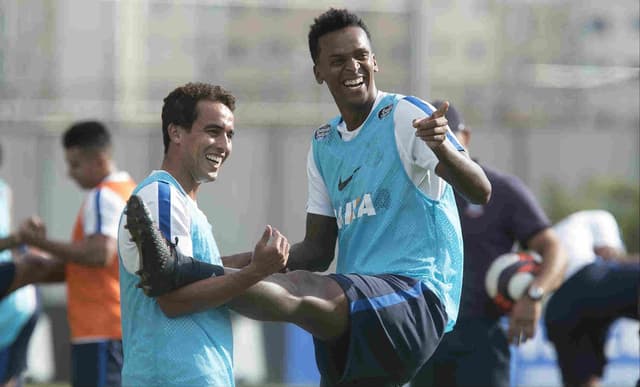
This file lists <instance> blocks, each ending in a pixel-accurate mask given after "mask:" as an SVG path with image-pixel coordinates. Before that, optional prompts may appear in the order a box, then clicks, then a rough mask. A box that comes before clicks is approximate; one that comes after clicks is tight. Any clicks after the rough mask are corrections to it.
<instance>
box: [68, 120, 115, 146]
mask: <svg viewBox="0 0 640 387" xmlns="http://www.w3.org/2000/svg"><path fill="white" fill-rule="evenodd" d="M62 146H64V148H65V149H69V148H71V147H80V148H96V149H109V148H110V147H111V134H110V133H109V131H108V130H107V128H106V126H104V125H103V124H102V123H101V122H98V121H79V122H76V123H74V124H72V125H71V126H70V127H69V129H67V130H66V131H65V132H64V134H63V136H62Z"/></svg>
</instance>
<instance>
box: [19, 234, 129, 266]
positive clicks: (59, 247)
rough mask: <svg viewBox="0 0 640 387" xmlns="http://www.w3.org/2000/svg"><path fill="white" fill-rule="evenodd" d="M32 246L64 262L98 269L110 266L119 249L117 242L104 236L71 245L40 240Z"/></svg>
mask: <svg viewBox="0 0 640 387" xmlns="http://www.w3.org/2000/svg"><path fill="white" fill-rule="evenodd" d="M30 244H31V245H33V246H35V247H37V248H39V249H41V250H43V251H46V252H47V253H49V254H51V255H53V256H55V257H56V258H58V259H60V260H62V261H64V262H72V263H76V264H79V265H85V266H97V267H104V266H106V265H108V264H109V263H110V261H111V259H112V258H113V254H114V253H115V251H116V248H117V247H116V242H115V240H114V239H113V238H110V237H107V236H104V235H95V236H91V237H88V238H85V239H83V240H81V241H77V242H71V243H69V242H60V241H54V240H50V239H40V240H35V241H33V243H30Z"/></svg>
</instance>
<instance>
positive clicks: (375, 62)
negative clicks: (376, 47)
mask: <svg viewBox="0 0 640 387" xmlns="http://www.w3.org/2000/svg"><path fill="white" fill-rule="evenodd" d="M371 59H372V60H373V71H374V72H376V73H377V72H378V71H380V69H379V68H378V61H377V60H376V54H371Z"/></svg>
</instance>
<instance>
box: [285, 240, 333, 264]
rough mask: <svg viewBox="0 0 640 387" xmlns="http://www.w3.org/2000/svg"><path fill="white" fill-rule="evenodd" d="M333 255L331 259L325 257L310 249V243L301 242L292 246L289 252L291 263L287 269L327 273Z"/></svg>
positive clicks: (289, 262)
mask: <svg viewBox="0 0 640 387" xmlns="http://www.w3.org/2000/svg"><path fill="white" fill-rule="evenodd" d="M332 260H333V254H331V256H330V257H323V256H322V255H321V254H320V255H319V254H318V252H317V251H316V250H315V249H313V248H312V247H310V244H309V243H305V242H300V243H296V244H295V245H293V246H291V250H290V251H289V261H288V262H287V269H289V270H309V271H325V270H327V269H328V268H329V265H330V264H331V261H332Z"/></svg>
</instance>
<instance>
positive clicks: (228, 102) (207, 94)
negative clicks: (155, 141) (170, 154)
mask: <svg viewBox="0 0 640 387" xmlns="http://www.w3.org/2000/svg"><path fill="white" fill-rule="evenodd" d="M201 100H207V101H213V102H220V103H222V104H223V105H225V106H226V107H228V108H229V110H231V111H234V110H235V108H236V97H234V96H233V95H232V94H231V93H230V92H229V91H227V90H225V89H224V88H222V87H221V86H217V85H211V84H209V83H201V82H195V83H191V82H190V83H187V84H186V85H183V86H180V87H178V88H176V89H175V90H173V91H172V92H171V93H169V95H168V96H167V97H166V98H165V99H164V105H163V106H162V141H163V142H164V153H167V150H168V149H169V125H171V124H174V125H179V126H182V127H183V128H185V129H187V130H191V125H193V123H194V121H196V120H197V119H198V110H197V108H196V106H197V105H198V102H199V101H201Z"/></svg>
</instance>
